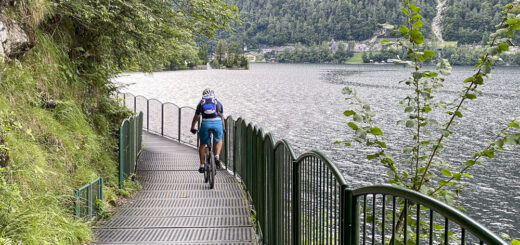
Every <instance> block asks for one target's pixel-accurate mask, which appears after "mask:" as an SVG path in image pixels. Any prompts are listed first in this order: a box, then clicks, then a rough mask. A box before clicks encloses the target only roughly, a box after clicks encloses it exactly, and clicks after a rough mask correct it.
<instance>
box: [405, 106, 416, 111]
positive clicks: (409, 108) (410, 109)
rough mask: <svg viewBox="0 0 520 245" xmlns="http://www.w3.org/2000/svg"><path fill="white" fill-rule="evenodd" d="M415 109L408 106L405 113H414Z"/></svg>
mask: <svg viewBox="0 0 520 245" xmlns="http://www.w3.org/2000/svg"><path fill="white" fill-rule="evenodd" d="M413 109H414V107H413V106H407V107H406V108H405V109H404V112H412V111H413Z"/></svg>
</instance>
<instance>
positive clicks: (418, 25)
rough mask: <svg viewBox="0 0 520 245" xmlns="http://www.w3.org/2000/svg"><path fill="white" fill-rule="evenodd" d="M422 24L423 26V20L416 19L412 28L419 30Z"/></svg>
mask: <svg viewBox="0 0 520 245" xmlns="http://www.w3.org/2000/svg"><path fill="white" fill-rule="evenodd" d="M422 26H423V23H422V21H420V20H416V22H415V23H413V25H412V28H413V29H415V30H418V29H421V27H422Z"/></svg>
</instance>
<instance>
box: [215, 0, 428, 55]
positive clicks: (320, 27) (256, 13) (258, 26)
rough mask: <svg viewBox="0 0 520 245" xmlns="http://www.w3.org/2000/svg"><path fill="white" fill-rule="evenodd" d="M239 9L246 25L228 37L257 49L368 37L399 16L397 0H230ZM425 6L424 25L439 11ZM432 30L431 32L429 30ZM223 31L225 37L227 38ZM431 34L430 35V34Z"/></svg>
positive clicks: (398, 18) (396, 19) (400, 19)
mask: <svg viewBox="0 0 520 245" xmlns="http://www.w3.org/2000/svg"><path fill="white" fill-rule="evenodd" d="M227 2H228V3H231V4H234V5H236V6H237V7H238V9H240V12H239V13H240V16H241V19H242V21H243V22H244V24H243V25H241V26H237V28H236V31H235V32H234V33H233V34H232V35H231V36H230V37H229V38H227V39H228V40H234V41H238V42H241V43H244V44H246V45H247V46H248V47H249V48H252V49H257V48H259V46H260V45H262V44H263V45H277V46H283V45H286V44H289V43H302V44H303V45H308V46H309V45H312V44H320V43H321V42H323V41H330V40H331V39H335V40H366V39H369V38H371V37H372V36H373V35H374V32H375V31H376V30H377V24H378V23H384V22H385V21H386V20H394V21H396V22H397V23H403V24H404V23H405V22H406V20H405V18H403V17H402V16H399V14H398V13H399V9H400V6H399V1H398V0H382V1H376V2H375V1H371V0H361V1H334V0H323V1H308V0H277V1H274V0H266V1H254V0H227ZM420 4H421V5H423V6H425V8H426V11H425V13H426V14H425V19H426V20H425V21H426V22H427V23H425V26H427V27H426V28H430V27H429V25H428V22H430V21H431V20H432V19H433V17H434V16H435V14H436V11H435V5H436V2H435V1H425V0H420ZM427 32H428V33H430V31H429V30H428V31H427ZM225 35H226V34H223V35H222V37H225ZM428 35H430V34H428Z"/></svg>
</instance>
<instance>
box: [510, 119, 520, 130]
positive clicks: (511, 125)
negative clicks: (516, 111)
mask: <svg viewBox="0 0 520 245" xmlns="http://www.w3.org/2000/svg"><path fill="white" fill-rule="evenodd" d="M507 126H508V127H513V128H517V129H520V126H519V125H518V123H517V122H516V121H512V122H511V123H509V124H507Z"/></svg>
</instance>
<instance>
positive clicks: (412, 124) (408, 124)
mask: <svg viewBox="0 0 520 245" xmlns="http://www.w3.org/2000/svg"><path fill="white" fill-rule="evenodd" d="M413 126H415V121H413V120H408V121H406V127H407V128H413Z"/></svg>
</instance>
